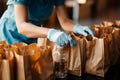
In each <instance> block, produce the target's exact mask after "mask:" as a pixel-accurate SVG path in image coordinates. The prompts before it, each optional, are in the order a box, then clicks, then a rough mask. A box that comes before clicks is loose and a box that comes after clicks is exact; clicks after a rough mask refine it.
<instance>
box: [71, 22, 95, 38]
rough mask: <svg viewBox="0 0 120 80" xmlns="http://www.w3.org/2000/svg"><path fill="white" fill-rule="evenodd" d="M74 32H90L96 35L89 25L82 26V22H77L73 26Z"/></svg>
mask: <svg viewBox="0 0 120 80" xmlns="http://www.w3.org/2000/svg"><path fill="white" fill-rule="evenodd" d="M73 32H74V33H75V34H81V35H83V36H87V35H88V34H90V35H91V36H92V37H93V36H94V34H93V32H92V30H91V29H90V28H89V27H87V26H81V25H80V24H76V25H75V26H74V27H73Z"/></svg>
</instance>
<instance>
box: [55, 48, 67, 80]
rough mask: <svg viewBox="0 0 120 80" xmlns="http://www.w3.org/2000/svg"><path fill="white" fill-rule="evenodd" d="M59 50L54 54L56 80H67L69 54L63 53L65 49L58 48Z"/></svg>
mask: <svg viewBox="0 0 120 80" xmlns="http://www.w3.org/2000/svg"><path fill="white" fill-rule="evenodd" d="M57 48H58V50H57V51H56V52H55V53H54V54H53V64H54V72H55V80H66V78H67V60H68V54H66V53H63V52H62V51H61V50H62V48H63V47H59V46H57Z"/></svg>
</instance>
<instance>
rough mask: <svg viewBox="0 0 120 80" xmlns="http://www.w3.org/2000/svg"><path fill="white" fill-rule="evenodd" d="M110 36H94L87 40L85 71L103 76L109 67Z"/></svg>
mask: <svg viewBox="0 0 120 80" xmlns="http://www.w3.org/2000/svg"><path fill="white" fill-rule="evenodd" d="M110 41H111V38H110V39H107V38H101V39H98V38H95V39H94V40H92V41H86V42H87V46H86V48H87V52H86V66H85V72H86V73H89V74H93V75H96V76H100V77H104V76H105V73H106V72H107V70H108V69H109V67H110V53H109V47H111V46H108V44H109V43H110Z"/></svg>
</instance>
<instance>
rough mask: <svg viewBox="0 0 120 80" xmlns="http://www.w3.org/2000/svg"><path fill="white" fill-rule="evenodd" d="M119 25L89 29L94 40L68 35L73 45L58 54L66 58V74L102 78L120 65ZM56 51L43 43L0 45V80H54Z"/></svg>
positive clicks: (44, 40)
mask: <svg viewBox="0 0 120 80" xmlns="http://www.w3.org/2000/svg"><path fill="white" fill-rule="evenodd" d="M119 23H120V21H115V22H102V23H101V24H100V25H93V26H91V28H92V29H93V31H94V34H95V37H94V38H91V36H88V37H83V36H81V35H75V34H73V33H70V35H71V37H72V38H73V39H74V40H75V41H76V42H77V44H76V45H75V46H73V47H70V46H69V45H66V46H65V47H64V48H63V49H62V51H61V52H62V53H66V54H68V56H69V58H68V72H69V73H71V74H73V75H76V76H82V73H83V72H86V73H89V74H92V75H96V76H100V77H104V76H105V73H106V72H107V71H108V69H109V67H110V66H111V65H115V64H118V63H120V42H119V40H120V29H119V28H120V24H119ZM57 50H58V49H57V47H56V45H55V44H53V43H51V42H50V41H49V40H47V39H42V38H40V39H38V43H32V44H29V45H27V44H25V43H22V42H20V43H15V44H11V45H8V44H7V43H6V42H5V41H2V42H0V80H54V70H53V57H54V56H52V54H53V53H54V52H56V51H57Z"/></svg>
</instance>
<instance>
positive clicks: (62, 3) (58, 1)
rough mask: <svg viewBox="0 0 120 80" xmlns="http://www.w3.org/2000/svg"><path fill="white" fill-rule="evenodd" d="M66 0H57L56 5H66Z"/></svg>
mask: <svg viewBox="0 0 120 80" xmlns="http://www.w3.org/2000/svg"><path fill="white" fill-rule="evenodd" d="M64 2H65V0H55V6H61V5H64Z"/></svg>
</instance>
